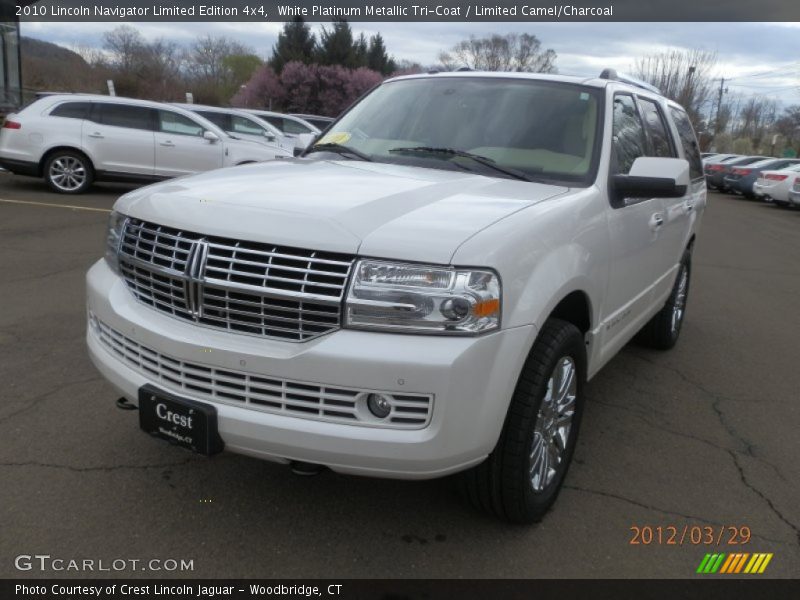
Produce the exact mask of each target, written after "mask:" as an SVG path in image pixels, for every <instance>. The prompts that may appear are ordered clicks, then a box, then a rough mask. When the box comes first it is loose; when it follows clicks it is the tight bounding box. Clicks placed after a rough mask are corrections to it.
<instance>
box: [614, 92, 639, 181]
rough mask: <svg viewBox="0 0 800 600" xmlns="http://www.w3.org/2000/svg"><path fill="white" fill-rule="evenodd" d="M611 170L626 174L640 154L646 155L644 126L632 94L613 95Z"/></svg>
mask: <svg viewBox="0 0 800 600" xmlns="http://www.w3.org/2000/svg"><path fill="white" fill-rule="evenodd" d="M612 150H613V153H612V160H613V164H612V170H613V172H614V173H618V174H622V175H626V174H627V173H628V172H629V171H630V170H631V167H632V166H633V161H635V160H636V159H637V158H639V157H640V156H646V155H647V152H646V143H645V136H644V126H643V125H642V120H641V119H640V118H639V111H637V110H636V103H635V102H634V101H633V96H629V95H628V94H617V95H616V96H614V126H613V138H612Z"/></svg>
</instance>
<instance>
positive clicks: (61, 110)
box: [50, 102, 92, 119]
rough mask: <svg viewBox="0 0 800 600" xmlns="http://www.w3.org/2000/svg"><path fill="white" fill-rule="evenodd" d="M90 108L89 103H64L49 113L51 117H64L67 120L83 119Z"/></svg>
mask: <svg viewBox="0 0 800 600" xmlns="http://www.w3.org/2000/svg"><path fill="white" fill-rule="evenodd" d="M91 108H92V105H91V103H90V102H64V104H59V105H58V106H56V107H55V108H54V109H53V110H51V111H50V116H51V117H66V118H68V119H85V118H87V117H88V116H89V110H90V109H91Z"/></svg>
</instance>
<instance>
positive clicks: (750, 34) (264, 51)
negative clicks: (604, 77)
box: [22, 22, 800, 103]
mask: <svg viewBox="0 0 800 600" xmlns="http://www.w3.org/2000/svg"><path fill="white" fill-rule="evenodd" d="M351 25H352V27H353V30H354V32H355V33H356V34H358V33H360V32H364V33H365V34H366V35H372V34H374V33H377V32H380V33H381V34H382V35H383V37H384V39H385V41H386V45H387V47H388V49H389V51H390V53H392V54H393V55H394V56H395V57H396V58H398V59H407V60H412V61H415V62H419V63H421V64H423V65H426V66H427V65H432V64H435V63H436V61H437V57H438V54H439V52H441V51H442V50H445V49H448V48H450V47H452V46H453V45H455V44H456V43H458V42H459V41H460V40H462V39H465V38H467V37H469V36H470V35H476V36H483V35H487V34H489V33H501V34H502V33H508V32H511V31H515V32H519V33H522V32H526V33H533V34H535V35H536V36H537V37H538V38H539V39H540V40H541V42H542V46H543V47H544V48H552V49H554V50H555V51H556V52H557V53H558V61H557V63H556V64H557V66H558V69H559V71H560V72H561V73H564V74H575V75H582V76H591V75H596V74H599V72H600V70H602V69H603V68H605V67H611V68H616V69H619V70H630V68H631V67H632V66H633V64H634V63H635V61H636V59H637V58H638V57H640V56H643V55H646V54H652V53H654V52H659V51H664V50H668V49H670V48H679V49H680V48H701V49H704V50H710V51H713V52H716V53H717V57H718V65H717V72H716V73H715V75H716V76H719V77H722V76H724V77H726V79H727V78H733V79H731V90H732V91H737V92H741V93H744V94H754V93H769V94H771V95H774V96H775V97H778V98H780V99H781V100H783V101H784V102H787V103H798V102H800V94H798V91H797V90H795V89H793V88H792V86H796V87H797V88H798V89H800V62H795V63H792V61H797V55H796V53H794V52H793V49H794V48H795V46H796V44H797V28H798V27H800V24H798V23H723V22H719V23H592V22H586V23H565V22H560V23H553V22H542V23H475V22H469V23H467V22H463V23H398V22H386V23H357V22H353V23H351ZM116 26H117V24H115V23H23V24H22V32H23V35H29V36H31V37H37V38H40V39H45V40H48V41H52V42H55V43H58V44H61V45H63V46H66V47H71V46H74V45H78V44H83V45H90V46H100V45H101V44H102V36H103V33H104V32H106V31H109V30H110V29H112V28H114V27H116ZM135 26H136V27H137V28H139V30H140V31H141V32H142V34H143V35H144V36H145V37H147V38H148V39H155V38H158V37H163V38H166V39H169V40H171V41H175V42H178V43H181V44H188V43H191V41H192V40H194V39H195V38H196V37H198V36H200V35H204V34H212V35H226V36H230V37H235V38H236V39H237V40H238V41H240V42H242V43H244V44H246V45H248V46H251V47H252V48H254V49H255V51H256V52H257V53H258V54H259V55H261V56H263V57H267V56H269V55H270V53H271V51H272V46H273V45H274V43H275V41H276V39H277V35H278V33H279V31H280V29H281V27H282V24H281V23H247V22H222V23H200V22H182V23H137V24H135ZM322 26H323V25H322V24H320V23H312V24H311V27H312V29H314V30H315V31H316V32H319V30H320V28H321V27H322ZM792 64H794V66H795V67H796V68H795V69H794V70H793V69H792V68H791V65H792ZM787 65H790V66H788V67H787ZM768 71H774V74H773V76H770V75H769V74H768V75H766V76H765V75H759V76H758V77H755V78H753V77H752V76H753V75H756V74H761V73H763V72H768ZM778 88H780V89H778Z"/></svg>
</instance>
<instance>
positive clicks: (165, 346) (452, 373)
mask: <svg viewBox="0 0 800 600" xmlns="http://www.w3.org/2000/svg"><path fill="white" fill-rule="evenodd" d="M87 302H88V310H89V312H90V313H91V314H92V315H94V316H95V317H96V318H97V319H98V320H99V321H100V322H102V323H104V324H105V325H107V326H108V327H110V328H113V329H114V330H116V331H118V332H120V333H121V334H122V335H124V336H125V337H126V338H128V339H130V340H133V341H134V342H135V343H137V344H141V345H143V346H146V347H147V348H151V349H154V350H155V351H157V352H159V353H163V354H164V355H168V356H170V357H173V358H175V359H178V360H181V361H188V362H192V363H195V364H202V365H207V366H209V367H214V368H218V369H227V370H231V371H240V372H241V371H243V370H246V371H247V372H248V373H251V374H254V375H258V376H261V377H274V378H282V379H286V380H292V381H301V382H309V383H315V384H324V385H326V386H339V387H346V388H358V389H364V390H382V391H386V392H388V393H397V394H427V395H430V396H432V397H433V411H432V414H431V417H430V421H429V423H428V424H427V426H425V427H423V428H420V429H402V430H401V429H391V428H384V427H380V426H363V425H353V424H340V423H332V422H326V421H320V420H314V419H312V418H304V417H299V416H287V415H285V414H274V413H271V412H264V411H262V410H258V409H252V408H248V407H244V406H242V405H241V403H238V404H237V403H229V402H223V401H209V400H208V399H207V398H206V397H202V398H200V397H194V398H193V396H192V395H191V394H190V393H189V394H187V392H186V390H185V389H176V388H175V387H173V386H171V385H170V384H165V383H164V382H163V381H158V380H156V379H155V378H154V377H153V376H152V375H150V374H148V373H147V372H145V371H142V370H140V369H136V368H132V367H131V366H130V365H129V364H127V363H125V362H123V361H122V360H120V359H119V358H118V356H117V355H115V354H114V353H112V352H111V351H110V350H109V349H108V348H107V347H106V346H105V345H103V344H102V343H101V342H100V339H99V336H98V334H97V333H96V331H94V330H93V328H92V327H89V328H88V331H87V343H88V346H89V354H90V356H91V358H92V361H93V362H94V364H95V365H96V366H97V368H98V369H99V370H100V372H101V373H102V374H103V375H104V376H105V377H106V378H107V379H108V380H109V381H110V382H111V383H112V384H113V385H114V387H115V388H117V390H118V391H119V392H120V393H121V394H122V395H123V396H125V397H126V398H127V399H128V400H129V401H131V402H133V403H136V402H137V399H138V390H139V388H140V387H141V386H143V385H145V384H147V383H150V384H153V385H156V386H157V387H160V388H162V389H165V390H168V391H171V392H173V393H176V394H178V395H181V396H184V397H187V398H193V399H196V400H199V401H202V402H207V403H209V404H213V405H214V406H215V407H216V409H217V413H218V422H219V433H220V436H221V437H222V439H223V441H224V442H225V445H226V449H227V450H231V451H233V452H239V453H242V454H248V455H251V456H256V457H259V458H264V459H268V460H275V461H278V462H289V461H292V460H297V461H304V462H310V463H318V464H322V465H325V466H328V467H330V468H331V469H332V470H334V471H338V472H342V473H352V474H359V475H374V476H380V477H396V478H407V479H427V478H434V477H440V476H444V475H447V474H449V473H453V472H456V471H459V470H463V469H466V468H468V467H470V466H472V465H475V464H478V463H479V462H481V461H482V460H483V459H484V458H485V457H486V456H487V455H488V454H489V453H490V452H491V451H492V449H493V448H494V445H495V444H496V442H497V439H498V437H499V435H500V431H501V429H502V425H503V421H504V419H505V415H506V411H507V409H508V404H509V402H510V398H511V395H512V394H513V391H514V387H515V385H516V381H517V378H518V375H519V372H520V370H521V368H522V364H523V362H524V360H525V358H526V357H527V353H528V351H529V349H530V347H531V345H532V344H533V340H534V338H535V334H536V331H535V328H534V327H533V326H526V327H517V328H513V329H507V330H502V331H499V332H496V333H492V334H489V335H484V336H479V337H434V336H415V335H399V334H391V333H376V332H366V331H352V330H339V331H336V332H334V333H332V334H329V335H326V336H323V337H321V338H318V339H315V340H312V341H310V342H305V343H291V342H281V341H275V340H268V339H262V338H257V337H251V336H246V335H237V334H230V333H227V332H218V331H214V330H210V329H205V328H202V327H198V326H196V325H194V324H192V323H189V322H184V321H181V320H178V319H174V318H171V317H169V316H166V315H164V314H162V313H159V312H157V311H155V310H153V309H151V308H149V307H147V306H144V305H142V304H140V303H138V302H137V301H136V300H135V299H134V298H133V296H132V295H131V294H130V292H129V291H128V289H127V288H126V286H125V283H124V282H123V281H122V279H120V278H119V277H117V276H116V275H115V274H114V273H113V272H112V271H111V270H110V269H109V267H108V266H107V264H106V263H105V261H102V260H101V261H99V262H98V263H96V264H95V265H94V266H93V267H92V268H91V269H90V271H89V273H88V274H87Z"/></svg>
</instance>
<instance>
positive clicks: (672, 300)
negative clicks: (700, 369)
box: [664, 251, 692, 345]
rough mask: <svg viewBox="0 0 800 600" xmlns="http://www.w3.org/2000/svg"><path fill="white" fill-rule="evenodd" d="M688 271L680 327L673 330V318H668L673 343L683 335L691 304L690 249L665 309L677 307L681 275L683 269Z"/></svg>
mask: <svg viewBox="0 0 800 600" xmlns="http://www.w3.org/2000/svg"><path fill="white" fill-rule="evenodd" d="M684 270H685V271H686V297H685V298H684V299H683V314H682V315H681V320H680V322H679V323H678V328H677V329H676V330H674V331H673V330H672V327H671V323H672V321H671V319H670V320H668V323H669V324H670V325H668V326H669V331H668V332H667V333H668V335H669V336H670V340H671V343H672V345H675V344H676V343H677V342H678V338H679V337H680V335H681V329H683V322H684V321H685V320H686V307H687V305H688V304H689V289H690V288H691V286H692V255H691V254H690V253H689V251H686V252H685V253H684V255H683V258H681V264H680V267H679V268H678V274H677V276H676V277H675V285H673V286H672V292H670V295H669V300H667V304H666V306H665V307H664V310H667V311H670V313H671V312H672V310H673V309H674V307H675V300H676V299H677V297H678V286H679V285H680V281H681V276H682V274H683V271H684ZM670 316H671V314H670Z"/></svg>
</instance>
